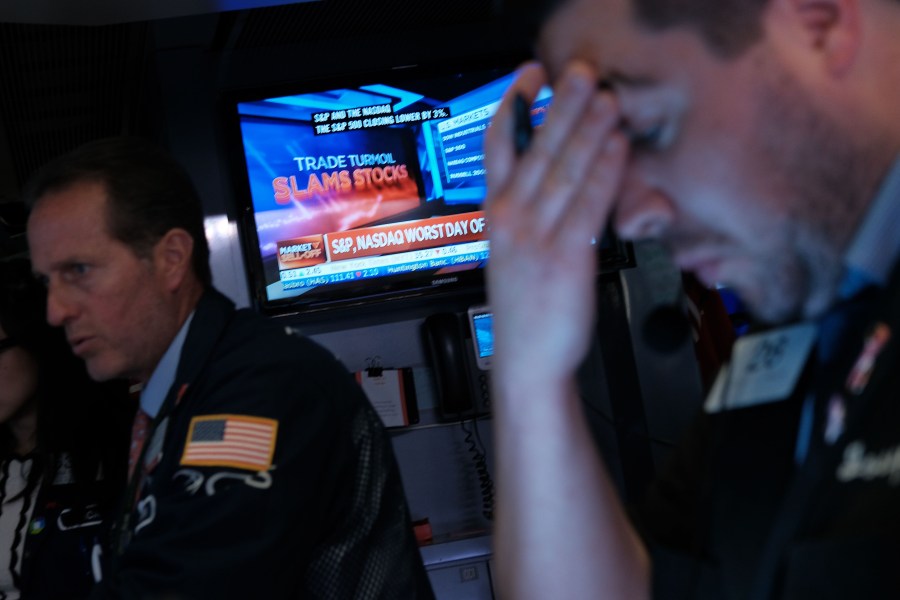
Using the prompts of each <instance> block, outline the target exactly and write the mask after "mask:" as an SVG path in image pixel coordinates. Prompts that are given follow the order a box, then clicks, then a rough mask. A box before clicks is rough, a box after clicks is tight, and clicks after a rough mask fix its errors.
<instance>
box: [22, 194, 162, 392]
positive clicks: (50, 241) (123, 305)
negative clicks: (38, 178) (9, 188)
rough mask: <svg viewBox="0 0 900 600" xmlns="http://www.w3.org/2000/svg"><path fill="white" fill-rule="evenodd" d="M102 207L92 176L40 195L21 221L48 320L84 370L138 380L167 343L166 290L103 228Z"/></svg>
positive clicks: (143, 262) (100, 377)
mask: <svg viewBox="0 0 900 600" xmlns="http://www.w3.org/2000/svg"><path fill="white" fill-rule="evenodd" d="M106 210H107V199H106V190H105V186H104V185H103V184H102V183H99V182H96V181H81V182H77V183H74V184H71V185H69V186H67V187H65V188H63V189H61V190H56V191H52V192H50V193H47V194H45V195H44V196H43V197H41V198H40V199H39V200H38V202H37V203H36V205H35V206H34V208H33V210H32V212H31V215H30V216H29V220H28V242H29V246H30V250H31V256H32V266H33V269H34V271H35V273H36V274H38V276H39V277H41V278H42V279H43V280H44V281H45V283H46V285H47V320H48V321H49V322H50V324H51V325H54V326H60V327H62V328H63V329H64V330H65V333H66V338H67V339H68V342H69V344H70V346H71V347H72V351H73V352H74V353H75V354H76V355H77V356H79V357H80V358H82V359H83V360H84V361H85V364H86V366H87V369H88V372H89V373H90V375H91V377H92V378H93V379H95V380H98V381H103V380H108V379H114V378H130V379H135V380H140V381H143V380H145V379H146V378H147V377H148V376H149V374H150V373H151V372H152V370H153V368H154V367H155V364H156V361H157V360H158V359H159V357H160V356H161V355H162V352H163V351H164V350H165V348H166V345H167V344H168V340H165V339H161V337H160V336H161V332H163V331H165V330H166V325H167V320H166V312H165V311H164V310H163V307H164V306H165V294H164V291H163V290H162V288H161V286H160V285H159V284H158V282H157V277H156V275H155V273H154V269H153V265H152V262H151V261H150V260H148V259H145V258H140V257H138V256H137V255H136V254H135V253H134V251H133V250H132V249H131V248H130V247H129V246H127V245H126V244H124V243H123V242H121V241H119V240H117V239H115V238H113V237H112V236H111V235H110V233H109V232H108V227H107V215H106ZM160 346H161V348H162V350H160Z"/></svg>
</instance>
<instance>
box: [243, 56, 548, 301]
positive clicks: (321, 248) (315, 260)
mask: <svg viewBox="0 0 900 600" xmlns="http://www.w3.org/2000/svg"><path fill="white" fill-rule="evenodd" d="M517 64H518V61H515V62H514V61H506V62H503V63H498V64H489V63H481V64H479V65H478V66H477V67H465V68H462V67H459V68H456V69H449V70H448V69H445V70H442V71H440V72H438V71H436V70H435V69H433V68H431V69H427V70H426V69H424V68H421V67H413V68H408V69H402V70H398V71H387V72H382V73H376V74H373V75H371V76H357V77H355V78H353V79H349V78H346V77H345V78H343V79H342V80H341V81H340V83H338V82H334V83H327V84H326V83H320V84H317V85H316V84H314V85H313V86H309V85H305V86H303V88H304V89H302V90H298V91H297V92H296V93H278V94H271V95H265V96H260V97H257V98H249V99H241V100H239V101H236V102H235V103H234V109H235V111H236V113H237V121H238V127H239V137H240V145H241V159H242V164H241V167H242V171H243V173H242V174H243V175H244V176H245V177H244V178H243V184H242V185H244V186H245V187H246V189H245V190H242V192H244V193H243V194H242V196H243V197H246V199H247V203H246V206H245V211H244V213H243V216H244V221H243V222H242V223H241V225H242V227H243V233H244V234H245V235H244V237H245V240H246V242H247V249H248V257H247V260H248V263H249V264H250V271H251V279H252V280H253V284H254V287H255V288H256V289H255V292H256V297H257V300H258V301H259V303H260V304H261V305H262V307H263V308H264V309H270V310H272V309H274V310H277V309H284V310H298V311H302V310H304V309H306V308H313V307H327V306H328V305H334V304H341V303H347V302H352V303H357V302H363V301H368V300H372V299H377V298H384V297H386V296H390V295H391V294H403V293H410V292H412V293H417V294H420V293H431V292H434V291H437V290H442V289H453V288H454V287H456V286H463V285H467V284H469V285H471V284H475V285H481V284H482V282H483V278H482V277H483V276H482V275H481V273H480V272H481V268H482V267H483V266H484V265H485V262H486V261H487V259H488V254H489V248H488V240H487V231H486V225H485V220H484V212H483V211H482V206H481V205H482V202H483V200H484V197H485V193H486V188H485V171H484V165H483V156H484V147H483V142H484V133H485V131H486V129H487V128H488V127H489V126H490V120H491V118H492V116H493V114H494V112H495V111H496V109H497V106H498V104H499V102H500V100H501V97H502V95H503V93H504V92H505V90H506V89H507V87H508V86H509V84H510V83H511V82H512V80H513V77H514V69H515V66H516V65H517ZM550 100H551V94H550V91H549V89H547V90H545V91H544V92H543V93H542V94H541V95H540V96H539V97H538V98H537V99H536V101H535V103H534V105H533V107H532V110H531V114H532V119H533V122H534V124H535V125H536V126H537V125H539V124H540V122H541V121H542V118H543V113H544V111H545V110H546V107H547V106H548V105H549V102H550Z"/></svg>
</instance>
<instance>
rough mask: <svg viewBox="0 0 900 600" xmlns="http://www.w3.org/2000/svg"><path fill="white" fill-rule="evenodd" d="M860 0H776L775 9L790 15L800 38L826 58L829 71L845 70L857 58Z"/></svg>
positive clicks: (785, 15) (834, 72) (789, 17)
mask: <svg viewBox="0 0 900 600" xmlns="http://www.w3.org/2000/svg"><path fill="white" fill-rule="evenodd" d="M860 1H861V0H774V5H775V6H773V8H775V9H776V10H775V11H773V12H774V13H776V14H777V13H780V17H787V18H788V19H789V20H790V22H791V24H792V27H791V29H792V30H793V32H794V35H795V36H797V40H798V41H799V42H801V43H802V44H804V46H805V47H806V48H807V49H808V50H811V51H813V52H815V53H816V54H817V55H818V56H820V57H821V59H822V60H824V61H825V62H824V63H823V64H824V66H825V68H826V70H827V72H829V73H830V74H832V75H835V76H841V75H843V74H845V73H846V72H847V71H848V70H849V69H850V67H851V66H852V65H853V63H854V61H855V59H856V58H857V55H858V52H859V49H860V45H861V42H862V40H861V37H862V23H861V15H860V11H861V7H860V5H859V4H860Z"/></svg>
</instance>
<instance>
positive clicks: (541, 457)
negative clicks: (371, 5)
mask: <svg viewBox="0 0 900 600" xmlns="http://www.w3.org/2000/svg"><path fill="white" fill-rule="evenodd" d="M537 3H538V4H543V5H550V6H549V10H548V12H545V13H544V14H543V15H539V14H538V13H537V12H536V11H537V8H536V7H535V6H531V7H528V6H527V5H533V4H535V3H533V2H527V1H525V0H519V1H516V2H510V3H509V4H510V5H511V6H512V7H513V8H514V9H515V13H516V15H517V17H521V16H525V17H536V18H535V21H534V23H533V24H537V25H538V30H539V33H538V37H537V44H536V49H537V57H538V59H539V63H532V64H529V65H527V66H524V67H523V68H522V69H521V70H520V71H519V77H518V78H517V80H516V81H515V82H514V84H513V85H512V87H511V89H510V91H509V94H508V95H507V97H506V98H505V99H504V101H503V103H501V105H500V106H499V107H498V109H497V112H496V115H495V118H494V120H493V122H492V124H491V127H490V128H489V129H488V130H487V133H486V135H487V137H486V140H485V165H486V168H487V176H488V197H487V199H486V201H485V211H486V215H487V221H488V222H489V223H490V229H491V234H490V243H491V261H490V265H489V266H488V271H487V277H488V300H489V301H490V303H491V306H492V309H493V312H494V326H495V350H496V351H495V359H494V363H493V370H492V382H493V387H494V394H493V396H492V406H493V408H494V419H493V424H494V428H495V435H494V442H495V451H496V458H497V465H496V468H497V470H498V472H500V473H503V479H502V480H501V481H500V482H499V487H498V496H497V497H498V502H499V504H498V506H497V511H496V512H497V516H498V517H497V522H496V528H495V535H494V540H495V543H496V547H495V553H494V556H495V563H496V570H495V572H496V573H497V574H498V581H499V586H498V587H499V589H500V591H501V593H502V594H503V595H504V596H508V597H510V598H515V599H516V600H522V599H528V598H550V597H553V598H596V597H615V598H629V599H631V598H642V597H646V596H648V595H650V594H651V593H652V594H653V595H654V596H656V597H673V598H700V597H702V598H717V599H720V598H740V599H743V598H755V599H763V598H792V599H795V598H816V599H820V598H851V597H852V598H897V597H900V570H898V569H897V565H898V564H900V563H898V561H900V402H898V399H900V379H898V371H900V369H898V365H900V358H898V349H897V346H898V343H897V340H898V328H900V315H898V307H900V297H898V290H900V279H898V278H900V273H898V272H900V267H898V265H900V235H898V232H897V231H898V230H897V224H898V223H900V112H898V107H900V69H898V68H897V66H896V65H897V57H898V56H900V37H898V35H897V32H898V31H900V2H897V1H896V0H810V1H807V0H550V1H541V0H538V2H537ZM543 8H548V6H545V7H543ZM532 10H534V11H535V12H532ZM548 84H549V85H551V86H552V88H553V103H552V105H551V106H550V107H549V109H548V110H547V112H546V113H544V114H543V115H542V117H543V118H542V121H541V126H540V127H539V128H537V130H536V131H535V132H534V135H533V138H532V139H531V144H530V146H528V147H527V149H524V150H523V149H522V148H521V145H520V144H516V143H514V141H513V140H516V141H518V139H520V138H519V137H518V136H516V135H515V125H514V124H515V118H514V115H515V111H514V106H515V105H516V103H515V100H514V99H515V96H517V95H520V96H522V97H523V98H524V100H525V102H526V106H527V105H529V104H530V103H531V101H532V100H533V99H534V98H535V97H536V95H537V94H538V92H539V90H541V88H542V87H543V86H545V85H548ZM523 130H525V131H527V128H524V129H523ZM517 146H518V147H517ZM607 223H609V224H611V225H612V226H613V227H614V228H615V230H616V232H617V233H618V234H619V236H620V237H621V238H625V239H633V240H639V239H654V240H656V241H658V242H660V243H661V244H662V245H663V246H664V247H666V248H667V249H668V250H669V251H670V252H671V257H672V259H673V261H674V263H675V264H676V265H677V266H678V267H679V268H680V269H682V270H684V271H690V272H692V273H693V274H694V275H695V276H696V277H697V278H698V279H699V280H700V281H701V282H703V283H704V284H705V285H707V286H709V287H713V286H716V285H718V284H724V285H726V286H728V287H729V288H731V289H733V290H735V291H736V292H737V293H738V294H739V296H740V298H741V300H742V302H743V304H745V305H746V306H748V308H750V309H751V310H752V311H753V313H754V316H755V317H756V318H757V319H758V320H759V321H761V322H765V323H767V324H769V325H770V326H771V329H768V330H766V331H760V332H758V333H754V334H753V335H745V336H742V337H741V338H740V339H739V340H738V341H737V342H736V343H735V345H734V347H733V349H732V352H731V357H730V362H729V364H728V367H727V369H725V370H723V371H722V372H721V373H720V375H719V377H718V379H716V380H715V382H714V383H713V386H712V389H711V392H710V395H709V397H708V399H707V401H706V403H705V405H704V411H703V414H701V415H699V416H698V422H697V426H696V428H695V429H694V430H693V431H692V432H691V436H690V437H689V440H688V442H687V443H686V444H685V445H683V446H682V447H681V448H679V449H678V450H677V451H676V452H675V460H674V461H673V462H672V464H671V465H670V466H669V467H667V468H665V469H664V470H663V474H662V476H661V477H660V479H659V481H658V482H656V484H655V485H654V486H652V489H651V491H650V492H649V493H648V495H647V498H646V499H645V502H644V505H643V506H641V507H637V508H636V509H635V510H627V511H626V510H625V508H624V507H623V506H622V503H621V502H620V500H619V498H618V496H617V495H616V493H615V488H613V487H612V485H611V484H610V480H609V477H608V474H607V473H606V471H605V469H604V466H603V463H602V461H601V460H600V459H599V457H598V456H597V452H596V451H595V448H594V446H593V443H592V438H591V436H590V435H589V432H588V429H587V426H586V423H585V417H584V414H583V412H582V410H581V406H580V402H579V398H578V387H577V380H576V374H577V369H578V367H579V366H580V364H581V362H582V360H583V357H584V355H585V353H586V350H587V349H588V344H589V342H590V334H591V332H592V331H593V330H594V327H593V326H592V323H593V321H594V320H595V319H603V316H604V307H603V306H602V304H601V305H600V306H597V303H596V298H597V295H596V292H595V275H596V271H597V269H596V261H597V252H596V249H595V248H594V247H592V246H591V244H590V243H589V240H591V238H592V237H595V236H597V234H598V232H601V231H603V229H604V226H605V225H606V224H607ZM560 257H565V261H566V268H565V269H562V268H560V266H559V265H560ZM635 401H638V399H635ZM671 401H672V402H680V401H682V399H680V398H672V399H671ZM691 401H692V402H693V401H694V399H691ZM535 440H540V443H539V444H538V443H535ZM629 517H633V518H629Z"/></svg>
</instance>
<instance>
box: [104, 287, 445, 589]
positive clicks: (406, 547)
mask: <svg viewBox="0 0 900 600" xmlns="http://www.w3.org/2000/svg"><path fill="white" fill-rule="evenodd" d="M154 428H155V430H154V433H152V434H151V437H150V438H149V439H148V442H147V443H146V444H145V446H144V453H143V457H142V459H141V464H142V465H143V469H144V470H145V471H146V475H145V476H143V478H142V479H141V483H140V485H139V486H134V485H132V486H131V488H130V491H129V492H128V494H127V495H130V496H131V497H132V498H134V500H133V502H132V504H133V506H134V510H133V511H125V513H124V515H123V519H122V520H121V522H120V523H119V524H118V525H117V528H116V535H115V536H114V538H115V539H114V540H113V545H114V547H113V549H112V554H113V555H114V556H113V560H112V561H111V564H110V565H109V566H108V568H107V569H106V570H105V573H104V577H103V581H102V583H101V585H100V586H99V587H98V588H97V589H96V592H95V596H93V597H95V598H111V597H115V598H167V599H178V600H191V599H196V600H199V599H203V598H216V599H227V598H267V599H277V598H331V599H340V598H403V599H415V598H431V597H433V596H432V592H431V588H430V585H429V583H428V579H427V576H426V575H425V570H424V567H423V565H422V561H421V557H420V554H419V551H418V547H417V545H416V543H415V539H414V536H413V530H412V525H411V522H410V517H409V510H408V506H407V503H406V499H405V496H404V493H403V488H402V485H401V480H400V475H399V470H398V467H397V464H396V461H395V457H394V455H393V450H392V446H391V442H390V439H389V438H388V436H387V434H386V432H385V430H384V428H383V427H382V425H381V422H380V420H379V418H378V416H377V414H376V413H375V412H374V410H373V409H372V407H371V406H370V404H369V402H368V400H367V399H366V397H365V395H364V393H363V392H362V390H361V388H360V387H359V386H358V385H357V383H356V382H355V380H354V379H353V377H352V375H350V373H348V372H347V371H346V369H345V368H344V367H343V365H342V364H341V363H340V362H339V361H337V360H336V359H335V358H334V357H333V356H332V355H331V354H330V353H329V352H328V351H327V350H325V349H324V348H322V347H321V346H319V345H317V344H316V343H315V342H313V341H312V340H310V339H308V338H305V337H303V336H300V335H297V334H295V333H292V332H291V331H290V330H288V329H286V327H285V325H284V323H283V322H278V321H276V320H274V319H267V318H265V317H263V316H261V315H259V314H257V313H255V312H253V311H251V310H249V309H244V310H237V311H236V310H235V308H234V306H233V304H232V303H231V301H230V300H228V299H227V298H225V297H224V296H223V295H221V294H219V293H218V292H215V291H208V292H207V293H206V294H205V295H204V297H203V298H202V299H201V301H200V303H199V305H198V306H197V310H196V312H195V314H194V317H193V320H192V322H191V325H190V328H189V331H188V333H187V337H186V340H185V343H184V348H183V350H182V355H181V359H180V362H179V365H178V369H177V373H176V381H175V383H174V385H173V386H172V390H171V391H170V393H169V396H168V397H167V398H166V400H165V402H164V404H163V408H162V410H161V411H160V414H159V415H158V416H157V418H156V419H155V422H154ZM247 431H250V434H249V439H247V437H246V436H245V437H244V438H241V437H240V436H242V435H244V434H245V433H246V432H247ZM230 432H231V433H230ZM254 436H255V437H254ZM241 444H244V445H245V446H246V448H244V447H242V446H241ZM244 449H246V450H247V452H246V453H244V454H242V452H243V451H244ZM126 500H127V498H126Z"/></svg>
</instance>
